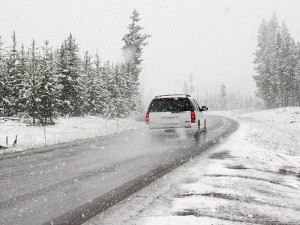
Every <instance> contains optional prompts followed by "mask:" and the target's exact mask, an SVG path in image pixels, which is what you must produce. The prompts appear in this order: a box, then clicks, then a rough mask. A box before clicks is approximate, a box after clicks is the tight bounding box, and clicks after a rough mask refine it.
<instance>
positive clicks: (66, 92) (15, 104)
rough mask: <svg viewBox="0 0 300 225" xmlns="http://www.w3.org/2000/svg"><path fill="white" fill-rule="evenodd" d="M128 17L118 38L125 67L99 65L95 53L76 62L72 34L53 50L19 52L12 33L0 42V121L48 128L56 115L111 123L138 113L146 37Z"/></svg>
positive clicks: (32, 48) (46, 45)
mask: <svg viewBox="0 0 300 225" xmlns="http://www.w3.org/2000/svg"><path fill="white" fill-rule="evenodd" d="M130 18H131V20H132V22H131V24H130V25H129V27H128V33H127V34H126V35H125V36H124V37H123V39H122V40H123V41H124V47H123V51H124V55H125V57H126V60H125V62H124V63H111V62H109V61H107V62H105V63H102V62H101V60H100V57H99V55H98V53H97V54H95V55H93V56H92V55H90V54H89V53H88V52H85V53H84V57H83V58H81V57H80V53H79V47H78V44H77V42H76V40H75V38H74V37H73V36H72V35H71V34H70V35H69V37H68V38H67V39H66V40H64V41H63V42H62V44H61V46H59V47H58V48H56V49H53V48H51V47H50V46H49V42H48V41H45V43H44V46H41V47H37V46H36V44H35V41H32V44H31V46H30V48H28V49H25V47H24V46H23V45H22V46H21V47H20V49H18V48H17V47H18V45H17V39H16V35H15V33H13V35H12V45H11V46H10V47H7V48H5V47H4V45H3V43H2V42H1V38H0V116H5V117H11V116H21V117H24V116H25V117H26V116H27V117H31V118H32V123H33V124H36V123H40V124H53V123H54V121H53V119H54V118H55V117H57V116H58V115H67V116H83V115H86V114H89V115H101V116H104V117H107V118H114V117H126V116H128V115H129V114H130V113H131V112H134V111H138V110H139V107H140V105H141V104H140V93H139V74H140V72H141V63H142V57H141V56H142V49H143V47H144V46H145V45H147V42H146V39H147V38H148V37H149V35H146V34H141V30H142V27H140V26H139V25H138V21H139V20H140V19H139V13H138V12H137V11H136V10H134V11H133V14H132V16H131V17H130Z"/></svg>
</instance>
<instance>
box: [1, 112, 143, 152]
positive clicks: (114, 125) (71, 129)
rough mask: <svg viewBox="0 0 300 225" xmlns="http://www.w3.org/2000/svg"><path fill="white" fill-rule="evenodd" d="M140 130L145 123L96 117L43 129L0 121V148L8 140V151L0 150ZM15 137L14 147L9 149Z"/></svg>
mask: <svg viewBox="0 0 300 225" xmlns="http://www.w3.org/2000/svg"><path fill="white" fill-rule="evenodd" d="M143 126H145V123H143V122H136V121H135V120H132V119H117V120H113V119H111V120H108V119H104V118H101V117H96V116H87V117H72V118H58V120H57V121H56V124H55V125H53V126H46V127H43V126H28V124H25V123H22V122H19V121H13V120H4V119H1V118H0V145H2V146H6V137H8V147H9V148H8V149H0V154H3V153H8V152H19V151H24V150H27V149H31V148H38V147H45V146H49V145H53V144H59V143H66V142H71V141H75V140H82V139H86V138H94V137H99V136H105V135H110V134H115V133H120V132H125V131H128V130H132V129H138V128H141V127H143ZM16 136H17V137H18V139H17V145H16V146H15V147H12V145H13V142H14V141H15V138H16Z"/></svg>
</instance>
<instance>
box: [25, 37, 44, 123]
mask: <svg viewBox="0 0 300 225" xmlns="http://www.w3.org/2000/svg"><path fill="white" fill-rule="evenodd" d="M27 72H28V84H27V85H26V86H27V87H26V89H27V90H26V95H25V98H26V111H27V112H28V114H29V116H30V117H32V123H33V125H35V124H36V122H37V121H36V120H37V119H38V107H39V104H40V103H41V99H40V97H39V88H40V79H39V73H40V70H39V58H38V56H37V52H36V47H35V41H34V40H33V41H32V44H31V48H30V51H29V59H28V65H27Z"/></svg>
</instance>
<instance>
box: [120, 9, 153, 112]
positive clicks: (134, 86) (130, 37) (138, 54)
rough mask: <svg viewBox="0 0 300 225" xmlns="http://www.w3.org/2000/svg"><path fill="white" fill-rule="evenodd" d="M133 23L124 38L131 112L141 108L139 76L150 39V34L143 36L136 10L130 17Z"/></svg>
mask: <svg viewBox="0 0 300 225" xmlns="http://www.w3.org/2000/svg"><path fill="white" fill-rule="evenodd" d="M130 19H131V23H130V24H129V26H128V33H127V34H125V36H124V37H123V38H122V40H123V41H124V46H123V48H122V49H123V52H124V56H125V64H126V67H127V68H126V70H127V73H128V74H130V82H131V87H130V94H131V95H130V99H131V100H132V102H131V104H130V107H131V110H132V111H134V110H138V108H139V107H140V106H141V99H140V94H139V75H140V72H141V70H142V67H141V64H142V61H143V59H142V53H143V47H145V46H146V45H147V44H148V43H147V42H146V39H147V38H149V37H150V35H148V34H141V31H142V30H143V28H142V27H141V26H140V25H138V22H139V21H140V18H139V13H138V11H137V10H136V9H134V10H133V13H132V15H131V16H130Z"/></svg>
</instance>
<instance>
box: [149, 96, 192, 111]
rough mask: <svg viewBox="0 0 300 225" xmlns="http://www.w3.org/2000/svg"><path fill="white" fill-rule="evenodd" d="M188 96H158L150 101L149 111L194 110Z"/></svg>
mask: <svg viewBox="0 0 300 225" xmlns="http://www.w3.org/2000/svg"><path fill="white" fill-rule="evenodd" d="M192 110H193V107H192V104H191V102H190V100H189V99H188V98H156V99H153V100H152V102H151V103H150V106H149V109H148V112H182V111H192Z"/></svg>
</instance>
